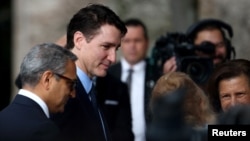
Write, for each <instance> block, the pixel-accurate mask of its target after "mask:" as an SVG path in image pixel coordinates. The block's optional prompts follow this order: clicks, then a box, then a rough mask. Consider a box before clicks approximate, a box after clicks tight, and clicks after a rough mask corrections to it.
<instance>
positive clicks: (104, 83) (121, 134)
mask: <svg viewBox="0 0 250 141" xmlns="http://www.w3.org/2000/svg"><path fill="white" fill-rule="evenodd" d="M96 90H97V100H98V103H99V104H100V107H101V108H102V109H103V113H104V115H105V117H106V120H107V124H108V126H109V130H110V133H111V136H112V140H113V141H134V135H133V132H132V117H131V109H130V100H129V93H128V88H127V85H126V84H125V83H123V82H122V81H121V80H119V79H117V78H115V77H113V76H112V75H110V74H109V73H108V74H107V75H106V76H105V77H98V78H97V79H96Z"/></svg>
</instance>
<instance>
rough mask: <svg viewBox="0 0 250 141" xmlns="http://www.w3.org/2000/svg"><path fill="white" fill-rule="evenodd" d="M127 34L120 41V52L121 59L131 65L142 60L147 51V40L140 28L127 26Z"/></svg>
mask: <svg viewBox="0 0 250 141" xmlns="http://www.w3.org/2000/svg"><path fill="white" fill-rule="evenodd" d="M127 30H128V31H127V33H126V35H125V37H124V38H123V39H122V43H121V51H122V55H123V57H124V58H125V59H126V60H127V61H128V62H129V64H131V65H133V64H136V63H138V62H139V61H141V60H143V59H144V58H145V56H146V54H147V51H148V40H147V39H146V38H145V36H144V31H143V28H142V27H141V26H127Z"/></svg>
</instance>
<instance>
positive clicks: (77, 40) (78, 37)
mask: <svg viewBox="0 0 250 141" xmlns="http://www.w3.org/2000/svg"><path fill="white" fill-rule="evenodd" d="M84 42H86V39H85V36H84V35H83V33H82V32H80V31H76V32H75V34H74V44H75V47H76V48H77V49H80V48H81V47H82V44H83V43H84Z"/></svg>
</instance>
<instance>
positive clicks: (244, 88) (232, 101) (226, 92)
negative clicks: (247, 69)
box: [218, 75, 250, 112]
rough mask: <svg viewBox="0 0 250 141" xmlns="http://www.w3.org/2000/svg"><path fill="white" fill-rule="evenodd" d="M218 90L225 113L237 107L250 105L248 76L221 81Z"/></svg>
mask: <svg viewBox="0 0 250 141" xmlns="http://www.w3.org/2000/svg"><path fill="white" fill-rule="evenodd" d="M218 88H219V98H220V103H221V107H222V110H223V111H224V112H225V111H227V110H228V109H229V108H230V107H232V106H235V105H239V104H243V105H249V104H250V87H249V82H248V79H247V76H245V75H240V76H237V77H234V78H230V79H224V80H221V81H220V82H219V86H218Z"/></svg>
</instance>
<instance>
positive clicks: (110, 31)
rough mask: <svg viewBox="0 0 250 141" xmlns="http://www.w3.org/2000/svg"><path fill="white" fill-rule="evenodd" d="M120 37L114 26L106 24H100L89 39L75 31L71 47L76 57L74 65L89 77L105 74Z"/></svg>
mask: <svg viewBox="0 0 250 141" xmlns="http://www.w3.org/2000/svg"><path fill="white" fill-rule="evenodd" d="M121 38H122V34H121V32H120V31H119V30H118V29H117V28H116V27H115V26H113V25H108V24H106V25H102V26H101V28H100V30H99V31H98V32H97V33H96V35H94V36H92V38H91V40H90V39H87V38H86V37H85V36H84V35H83V34H82V33H81V32H76V33H75V35H74V43H75V47H74V49H73V52H74V53H75V54H76V55H77V57H78V60H77V61H76V65H77V66H78V67H79V68H80V69H81V70H83V71H84V72H85V73H86V74H87V75H88V76H89V77H90V78H92V77H93V76H99V77H103V76H105V75H106V73H107V69H108V68H109V67H110V65H111V64H113V63H114V62H115V61H116V51H117V49H118V47H119V46H120V43H121Z"/></svg>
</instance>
